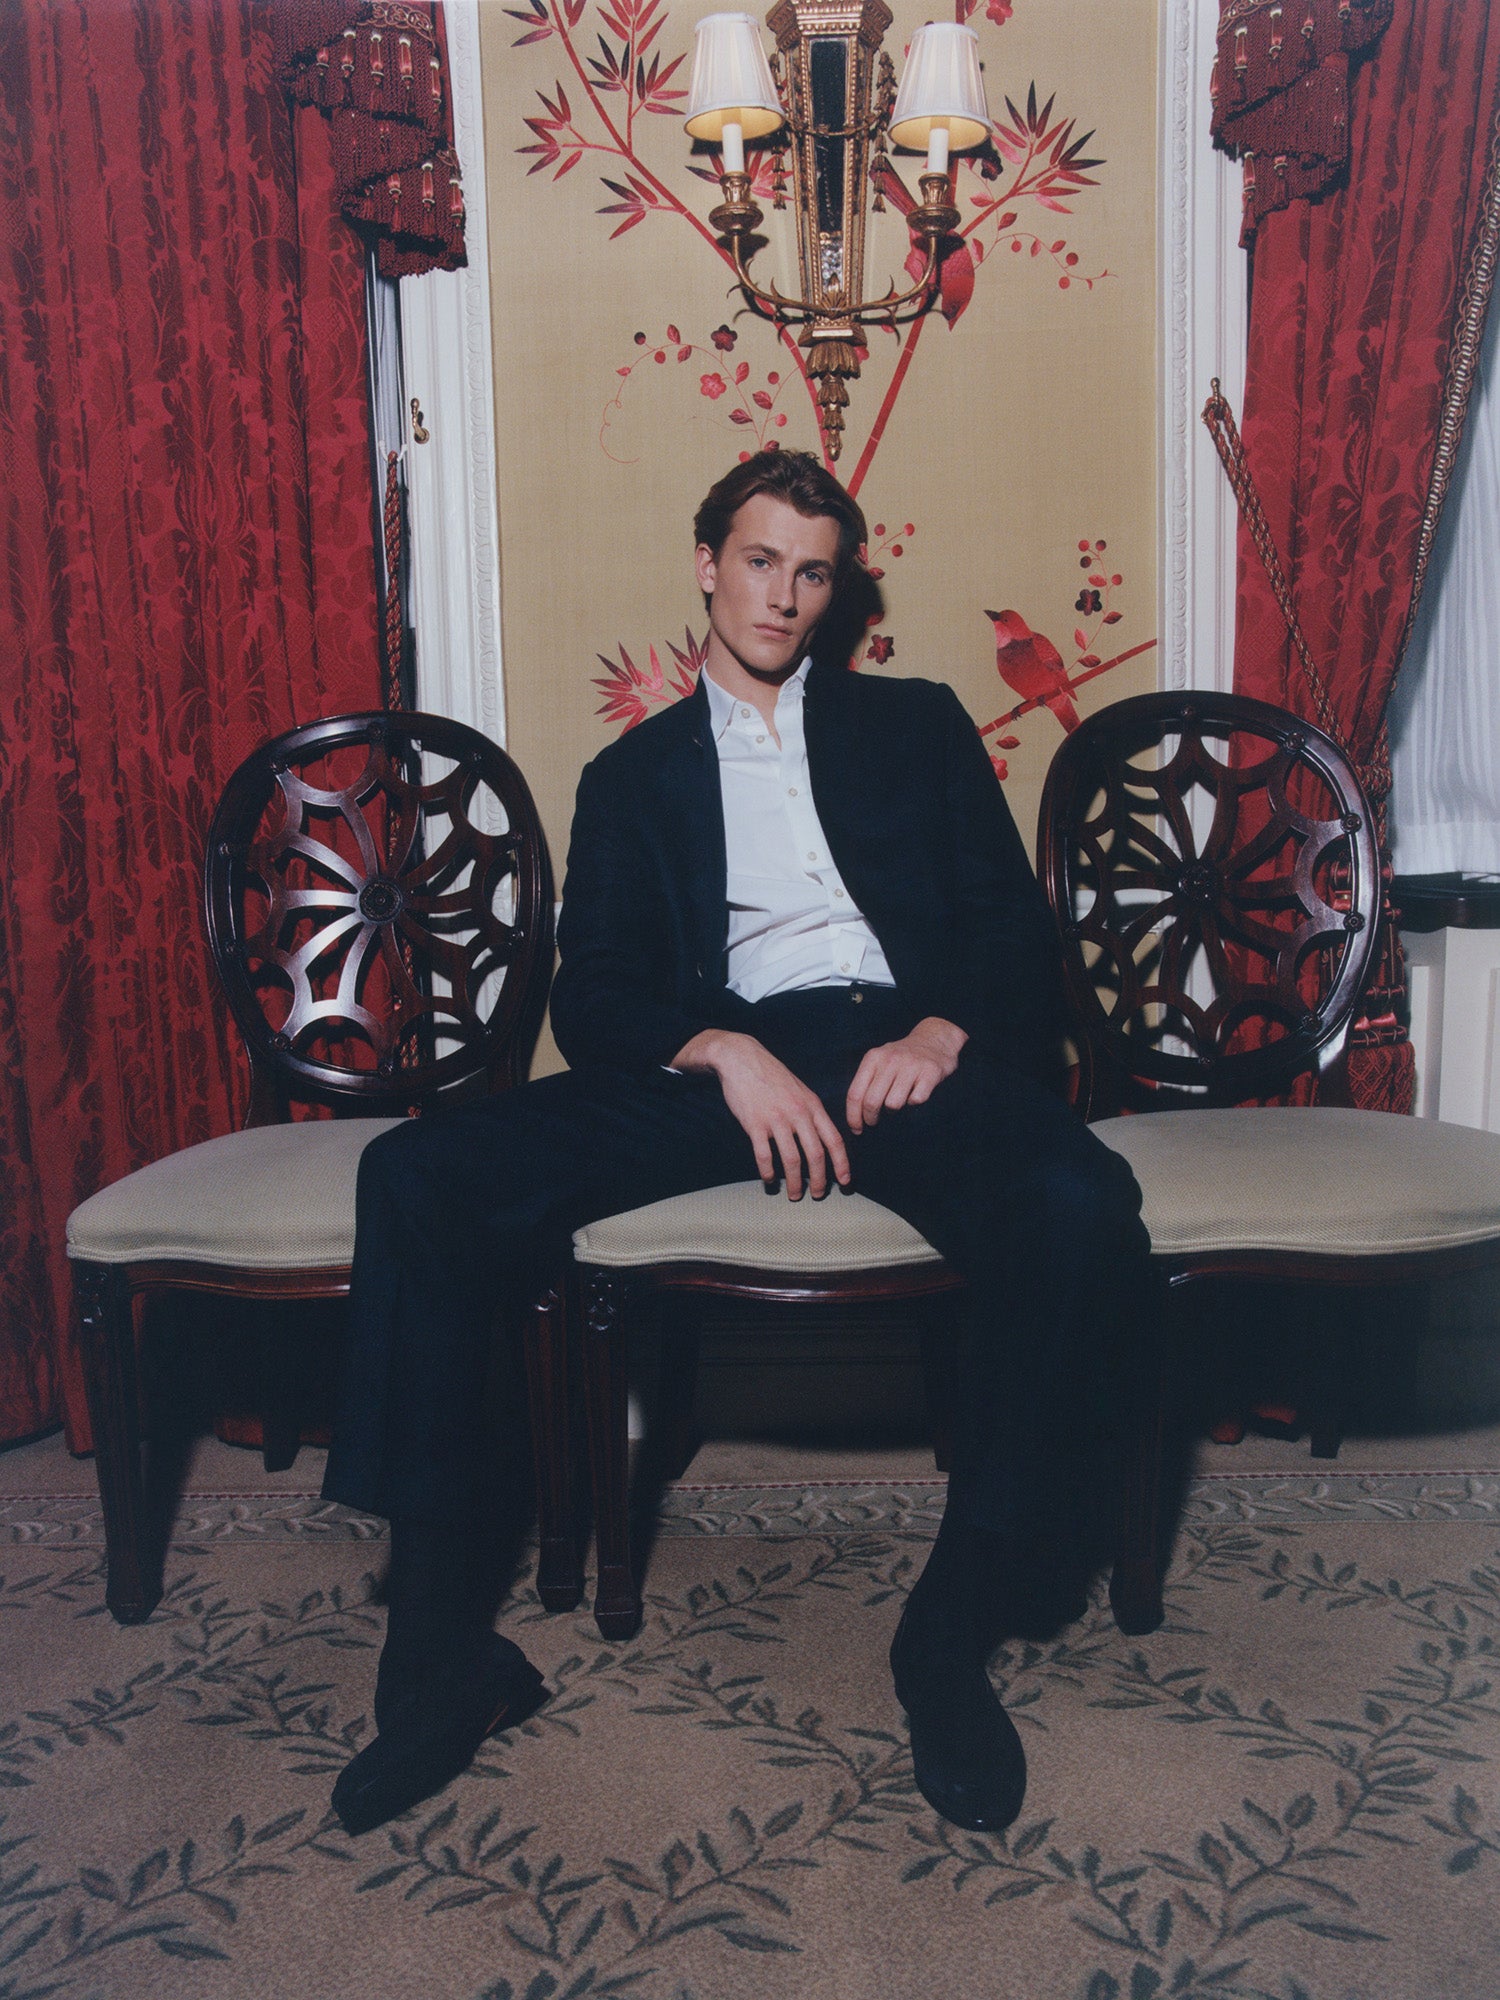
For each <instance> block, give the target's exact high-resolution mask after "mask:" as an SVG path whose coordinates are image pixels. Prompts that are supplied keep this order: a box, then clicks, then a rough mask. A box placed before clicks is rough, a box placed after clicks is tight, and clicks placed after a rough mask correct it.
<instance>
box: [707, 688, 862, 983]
mask: <svg viewBox="0 0 1500 2000" xmlns="http://www.w3.org/2000/svg"><path fill="white" fill-rule="evenodd" d="M810 664H811V662H810V661H809V660H804V661H803V662H802V665H801V666H800V667H799V668H798V669H797V671H796V673H794V674H793V675H792V676H791V677H790V679H788V680H786V681H784V682H783V683H782V686H781V689H780V691H779V693H778V695H777V698H776V728H775V731H774V732H773V731H772V730H770V729H769V728H768V727H767V726H766V721H765V718H764V716H762V714H761V713H760V710H759V709H757V708H753V707H751V706H749V705H748V704H747V703H745V702H739V701H736V700H735V699H734V697H733V695H731V694H727V693H726V692H725V690H724V689H723V688H721V687H720V686H719V684H718V682H717V681H716V680H714V679H713V678H712V677H711V676H710V675H709V674H707V673H705V674H704V676H703V680H704V685H705V686H706V688H707V690H708V707H709V714H710V716H711V718H712V726H713V733H714V744H715V747H716V748H717V750H718V753H719V786H720V790H721V792H722V794H723V800H724V845H725V852H726V859H727V862H728V890H729V989H730V991H731V992H732V993H738V994H739V995H740V997H741V998H742V999H744V1000H751V1001H755V1000H764V999H766V998H767V997H768V996H769V995H770V994H773V993H791V992H795V991H798V990H799V989H801V988H803V987H808V986H852V985H854V984H855V983H856V982H859V983H861V984H864V985H869V986H894V985H895V983H896V982H895V980H894V979H893V978H892V977H891V968H890V966H889V964H888V963H887V962H886V956H885V953H884V952H883V951H882V950H881V948H880V944H879V941H878V940H877V938H876V936H875V933H874V932H873V931H872V930H871V929H870V926H869V925H868V924H867V923H866V922H865V920H864V918H863V916H861V914H860V912H859V911H858V910H857V909H856V908H855V905H854V902H853V900H852V898H851V897H850V895H849V892H848V890H847V889H846V888H845V887H844V884H843V881H842V879H841V878H840V875H839V871H838V869H837V868H835V866H834V865H833V858H832V856H831V855H830V854H829V852H828V842H827V841H826V840H825V839H824V837H823V827H822V823H821V822H820V821H819V819H818V813H817V808H816V806H814V804H813V795H812V784H811V781H810V779H809V777H808V770H807V742H806V738H805V737H804V735H803V732H802V702H803V696H804V693H805V690H806V682H807V670H808V667H809V665H810ZM777 736H780V738H781V741H780V743H779V744H778V743H777V741H776V738H777Z"/></svg>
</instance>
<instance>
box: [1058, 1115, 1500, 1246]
mask: <svg viewBox="0 0 1500 2000" xmlns="http://www.w3.org/2000/svg"><path fill="white" fill-rule="evenodd" d="M1092 1130H1093V1131H1094V1132H1095V1133H1096V1134H1097V1136H1098V1137H1099V1138H1101V1139H1102V1140H1103V1141H1104V1143H1105V1144H1106V1145H1107V1146H1110V1147H1112V1148H1113V1149H1114V1151H1115V1152H1117V1153H1120V1154H1122V1155H1123V1156H1124V1158H1125V1159H1127V1160H1128V1161H1129V1162H1130V1164H1131V1167H1132V1168H1133V1169H1134V1171H1135V1176H1136V1179H1137V1180H1138V1181H1139V1182H1140V1184H1141V1191H1142V1194H1143V1195H1144V1197H1145V1201H1144V1211H1143V1212H1144V1216H1145V1221H1146V1226H1147V1228H1148V1229H1149V1230H1150V1231H1151V1246H1152V1249H1153V1250H1154V1251H1155V1253H1156V1255H1157V1256H1159V1257H1191V1256H1202V1255H1204V1254H1206V1253H1207V1254H1211V1253H1213V1252H1216V1251H1231V1250H1267V1251H1276V1252H1284V1251H1290V1252H1294V1253H1301V1254H1302V1255H1304V1256H1318V1255H1320V1254H1321V1255H1328V1256H1345V1257H1347V1256H1356V1257H1362V1256H1376V1257H1378V1256H1380V1255H1382V1254H1384V1255H1389V1256H1397V1255H1402V1254H1405V1255H1410V1254H1412V1253H1417V1252H1424V1251H1433V1250H1437V1251H1441V1250H1456V1249H1460V1248H1462V1247H1464V1246H1465V1245H1468V1244H1474V1243H1484V1242H1487V1241H1489V1240H1490V1239H1491V1238H1500V1135H1497V1134H1495V1133H1493V1132H1476V1131H1472V1130H1470V1128H1469V1127H1468V1126H1465V1125H1440V1124H1438V1123H1437V1122H1436V1120H1433V1119H1427V1118H1398V1117H1393V1116H1391V1115H1390V1114H1388V1113H1385V1112H1377V1111H1351V1110H1343V1109H1340V1108H1338V1107H1336V1106H1331V1105H1328V1106H1320V1107H1319V1108H1318V1109H1316V1110H1288V1109H1260V1110H1256V1109H1236V1110H1223V1111H1165V1112H1161V1113H1159V1114H1157V1115H1156V1116H1154V1117H1150V1118H1144V1117H1134V1118H1105V1119H1101V1120H1099V1121H1098V1122H1097V1123H1096V1124H1095V1125H1094V1126H1093V1127H1092Z"/></svg>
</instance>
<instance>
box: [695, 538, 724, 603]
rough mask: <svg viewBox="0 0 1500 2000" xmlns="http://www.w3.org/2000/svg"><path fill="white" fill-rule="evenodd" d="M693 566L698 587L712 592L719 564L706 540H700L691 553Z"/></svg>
mask: <svg viewBox="0 0 1500 2000" xmlns="http://www.w3.org/2000/svg"><path fill="white" fill-rule="evenodd" d="M693 568H694V571H695V573H696V575H697V578H698V588H699V589H700V590H702V591H705V592H708V593H710V594H711V593H712V591H713V587H714V584H715V582H716V581H717V579H718V573H719V565H718V562H717V561H716V559H715V557H714V552H713V550H712V549H711V548H709V546H708V544H707V543H706V542H700V543H699V544H698V547H697V549H696V551H695V552H694V555H693Z"/></svg>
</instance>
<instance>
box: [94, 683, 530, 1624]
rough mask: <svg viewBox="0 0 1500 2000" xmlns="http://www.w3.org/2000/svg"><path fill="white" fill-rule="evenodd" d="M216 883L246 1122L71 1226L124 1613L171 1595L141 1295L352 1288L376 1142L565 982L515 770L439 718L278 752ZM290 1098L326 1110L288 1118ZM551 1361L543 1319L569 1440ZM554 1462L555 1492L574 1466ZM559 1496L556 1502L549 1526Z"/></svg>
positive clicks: (511, 1053)
mask: <svg viewBox="0 0 1500 2000" xmlns="http://www.w3.org/2000/svg"><path fill="white" fill-rule="evenodd" d="M204 893H205V906H206V914H207V923H208V936H209V942H210V945H211V947H212V950H213V955H214V961H215V964H216V965H217V967H218V970H219V973H220V976H221V978H222V979H223V982H224V988H225V992H226V994H227V996H228V999H229V1004H230V1008H231V1010H232V1012H233V1014H234V1018H235V1021H236V1023H237V1024H238V1027H239V1029H240V1032H241V1034H242V1035H243V1037H244V1041H245V1046H246V1049H247V1051H248V1054H249V1060H250V1074H251V1092H250V1109H249V1116H248V1119H247V1122H246V1125H245V1127H244V1129H243V1130H241V1131H238V1132H233V1133H229V1134H227V1135H226V1136H224V1137H222V1138H217V1139H210V1140H207V1141H205V1142H204V1143H203V1144H201V1145H196V1146H190V1147H188V1148H186V1149H185V1150H184V1151H182V1152H180V1153H175V1154H173V1155H171V1156H170V1157H169V1158H167V1159H164V1160H158V1161H156V1162H155V1163H154V1164H152V1165H150V1166H146V1167H142V1168H141V1169H139V1171H137V1172H135V1173H133V1174H128V1175H127V1176H126V1177H125V1178H124V1179H123V1180H120V1181H116V1182H115V1183H114V1184H113V1186H111V1187H107V1188H104V1189H102V1190H101V1191H100V1192H99V1193H98V1194H96V1195H93V1196H92V1197H91V1198H90V1199H89V1200H87V1201H85V1202H84V1203H83V1204H82V1205H81V1206H80V1207H79V1208H77V1209H75V1210H74V1212H73V1214H72V1216H71V1217H70V1218H69V1221H68V1255H69V1257H70V1258H71V1259H72V1260H73V1277H74V1288H75V1294H76V1298H77V1303H78V1314H79V1321H80V1325H81V1329H82V1342H83V1352H84V1360H85V1366H86V1370H87V1380H88V1391H89V1405H90V1413H91V1415H92V1418H93V1425H94V1445H95V1451H96V1455H97V1468H98V1475H99V1491H100V1496H101V1499H102V1501H103V1505H104V1522H105V1539H106V1544H107V1549H108V1563H109V1581H108V1588H107V1602H108V1604H109V1608H110V1610H111V1611H112V1612H113V1614H114V1616H115V1617H116V1618H117V1619H118V1620H120V1622H121V1623H122V1624H134V1623H137V1622H138V1621H140V1620H141V1619H144V1618H147V1617H149V1616H150V1613H151V1610H152V1608H153V1606H154V1605H155V1604H156V1602H157V1600H158V1599H159V1597H160V1594H161V1556H162V1551H161V1548H160V1547H159V1546H158V1545H157V1544H158V1541H159V1538H158V1537H157V1536H156V1534H155V1533H154V1532H153V1530H152V1528H151V1525H150V1523H149V1522H148V1518H147V1506H146V1490H145V1482H144V1479H143V1467H142V1452H141V1440H142V1429H143V1426H142V1421H141V1419H142V1411H141V1407H140V1403H141V1395H140V1388H139V1376H138V1367H137V1337H138V1323H139V1315H140V1309H141V1307H142V1305H143V1303H144V1302H145V1301H146V1300H148V1299H149V1298H151V1297H152V1296H153V1295H156V1294H160V1293H163V1292H168V1291H181V1292H189V1293H196V1294H199V1295H210V1296H218V1297H220V1298H222V1297H225V1296H231V1297H235V1298H248V1299H256V1300H261V1301H278V1300H281V1301H285V1300H294V1299H297V1300H305V1299H328V1298H337V1297H341V1296H343V1295H344V1294H345V1293H347V1291H348V1289H349V1265H350V1259H351V1257H352V1255H353V1242H354V1188H355V1178H356V1174H357V1171H358V1167H359V1159H360V1155H361V1153H362V1152H363V1151H364V1148H365V1146H366V1145H367V1144H368V1143H369V1141H370V1140H371V1139H372V1138H373V1137H374V1136H375V1135H376V1134H377V1133H379V1132H382V1131H385V1130H386V1129H387V1128H388V1127H389V1126H390V1125H392V1124H393V1123H395V1122H397V1121H398V1120H399V1119H401V1118H403V1117H406V1116H408V1115H410V1114H411V1113H412V1112H413V1111H416V1110H419V1109H421V1108H423V1107H426V1106H431V1105H433V1104H435V1103H438V1102H444V1103H451V1102H456V1101H458V1100H459V1099H461V1098H462V1097H464V1096H466V1095H471V1094H477V1093H481V1092H488V1091H493V1090H500V1089H505V1088H507V1087H508V1086H510V1085H511V1084H514V1083H516V1082H518V1081H519V1080H520V1079H521V1077H523V1076H524V1074H525V1065H526V1060H527V1057H528V1054H529V1049H530V1043H531V1041H532V1039H533V1038H534V1036H535V1032H536V1028H537V1025H538V1022H539V1020H540V1014H541V1008H542V1005H543V1002H544V1000H545V989H546V983H547V980H548V978H549V976H550V973H551V961H552V890H551V881H550V874H549V870H548V865H547V854H546V847H545V844H544V842H543V838H542V831H541V825H540V822H539V820H538V818H537V814H536V809H535V807H534V805H533V804H532V800H531V795H530V793H529V791H528V790H527V788H526V784H525V781H524V780H523V778H522V777H521V774H520V772H519V771H518V770H517V769H516V767H515V765H514V764H513V763H512V762H511V760H510V759H509V758H508V757H507V756H506V755H505V753H504V751H502V750H500V749H498V748H497V747H496V746H495V745H494V744H493V743H491V742H489V741H488V740H487V739H486V738H485V737H483V736H481V735H479V734H478V733H477V731H475V730H472V729H469V728H467V727H465V726H464V725H463V724H461V723H457V722H452V721H448V720H445V719H444V718H442V717H438V716H430V715H385V714H370V715H347V716H340V717H337V718H335V719H333V720H330V721H323V722H314V723H309V724H307V725H306V726H305V727H303V728H300V729H294V730H291V731H289V732H288V733H287V734H285V735H283V736H278V737H276V738H275V739H274V740H273V741H271V742H269V743H266V744H264V745H262V747H261V748H260V749H258V750H257V751H255V752H254V753H253V754H252V755H251V756H250V757H248V758H246V760H245V762H244V763H243V764H241V766H240V767H239V769H238V770H237V771H236V772H235V774H234V776H233V777H232V778H231V779H230V781H229V784H228V787H227V788H226V790H225V792H224V796H223V798H222V799H221V800H220V803H219V806H218V810H217V811H216V812H215V814H214V818H213V822H212V825H211V826H210V828H209V835H208V848H207V854H206V858H205V865H204ZM294 1104H298V1105H302V1106H306V1107H309V1108H310V1109H312V1110H313V1111H314V1113H315V1114H316V1113H317V1112H321V1113H323V1114H325V1115H312V1116H308V1117H305V1118H303V1119H301V1120H299V1121H297V1122H289V1120H290V1115H291V1108H292V1106H293V1105H294ZM554 1307H555V1301H551V1300H548V1301H543V1303H542V1305H541V1306H540V1307H539V1308H538V1312H539V1314H545V1312H546V1311H548V1310H551V1309H553V1308H554ZM549 1359H551V1360H553V1361H554V1362H556V1364H557V1365H559V1366H561V1365H563V1363H564V1362H565V1355H564V1353H563V1351H562V1348H561V1345H560V1343H557V1342H548V1341H545V1340H540V1339H539V1338H538V1337H537V1329H536V1327H535V1326H533V1327H532V1328H531V1329H530V1337H529V1341H528V1362H529V1364H531V1366H530V1379H531V1387H532V1394H533V1400H534V1402H535V1404H536V1412H535V1414H536V1419H537V1422H536V1434H537V1435H538V1436H539V1437H543V1438H547V1437H554V1436H558V1435H563V1429H562V1424H561V1421H560V1419H559V1418H558V1416H557V1414H556V1411H557V1408H558V1407H560V1405H561V1399H563V1398H564V1395H565V1391H564V1385H563V1384H562V1383H561V1382H560V1381H555V1380H549V1379H548V1378H547V1376H546V1374H545V1366H546V1363H547V1361H548V1360H549ZM266 1373H267V1374H268V1377H269V1379H268V1381H267V1385H266V1386H267V1392H268V1393H267V1397H266V1407H265V1410H264V1413H263V1422H264V1426H265V1430H264V1435H265V1452H266V1463H267V1466H268V1468H269V1469H276V1468H277V1467H279V1466H282V1465H288V1464H290V1463H291V1461H292V1458H293V1457H294V1456H295V1453H296V1449H297V1430H296V1418H295V1414H294V1412H293V1411H292V1410H290V1409H288V1408H285V1407H278V1392H277V1384H276V1380H275V1375H276V1371H275V1370H274V1368H273V1369H271V1370H269V1371H266ZM148 1415H149V1413H148ZM147 1428H149V1424H148V1426H147ZM546 1458H547V1475H548V1476H550V1477H553V1478H555V1479H557V1480H559V1481H563V1480H565V1479H566V1476H567V1474H566V1464H565V1462H564V1461H562V1460H560V1459H559V1456H558V1453H557V1452H556V1451H553V1452H551V1453H549V1454H547V1455H546ZM562 1506H563V1500H562V1495H561V1492H560V1491H559V1492H558V1493H557V1494H554V1495H553V1496H552V1497H551V1508H550V1511H551V1514H552V1515H553V1516H554V1517H556V1516H558V1515H559V1514H560V1511H561V1509H562Z"/></svg>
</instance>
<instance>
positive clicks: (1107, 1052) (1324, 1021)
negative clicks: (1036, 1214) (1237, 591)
mask: <svg viewBox="0 0 1500 2000" xmlns="http://www.w3.org/2000/svg"><path fill="white" fill-rule="evenodd" d="M1037 838H1038V873H1039V874H1040V876H1041V879H1042V883H1043V886H1044V888H1045V889H1046V892H1047V896H1048V899H1049V901H1050V902H1051V904H1052V910H1053V914H1054V916H1055V917H1056V919H1057V922H1058V926H1059V929H1060V931H1061V933H1062V938H1063V954H1064V968H1065V973H1066V978H1067V985H1068V996H1069V1000H1070V1002H1071V1006H1072V1012H1073V1016H1074V1023H1075V1027H1076V1030H1077V1034H1078V1038H1079V1059H1080V1104H1081V1108H1082V1109H1083V1112H1084V1116H1085V1117H1100V1116H1107V1115H1111V1114H1114V1113H1117V1112H1121V1111H1131V1110H1163V1109H1167V1108H1170V1107H1171V1106H1174V1105H1204V1104H1242V1103H1246V1102H1249V1101H1251V1100H1253V1099H1256V1098H1263V1097H1270V1096H1274V1095H1277V1094H1279V1093H1280V1092H1281V1091H1283V1090H1284V1089H1285V1088H1286V1086H1287V1085H1288V1083H1289V1082H1290V1081H1291V1080H1292V1079H1293V1078H1294V1077H1295V1076H1297V1075H1298V1074H1300V1073H1301V1072H1303V1071H1305V1070H1308V1069H1311V1068H1313V1067H1315V1066H1316V1067H1319V1068H1324V1067H1327V1066H1328V1064H1329V1063H1330V1062H1332V1061H1333V1060H1334V1059H1336V1057H1337V1056H1338V1055H1339V1054H1340V1053H1341V1052H1342V1049H1343V1045H1344V1039H1345V1036H1346V1035H1347V1032H1348V1027H1349V1023H1350V1021H1351V1019H1352V1018H1353V1015H1354V1010H1355V1008H1356V1006H1357V1005H1358V1002H1359V999H1360V995H1361V994H1362V992H1363V991H1364V987H1365V984H1366V981H1367V980H1368V977H1369V973H1370V966H1371V961H1372V959H1373V957H1374V953H1375V949H1376V946H1377V943H1378V930H1379V925H1378V921H1377V920H1378V917H1379V911H1380V893H1381V891H1380V862H1379V852H1378V848H1377V844H1376V838H1375V830H1374V826H1373V824H1372V819H1371V813H1370V807H1369V803H1368V801H1367V800H1366V798H1365V796H1364V793H1363V791H1362V790H1361V788H1360V784H1359V780H1358V778H1357V777H1356V775H1355V772H1354V770H1353V768H1352V766H1351V765H1350V763H1349V760H1348V758H1347V757H1346V756H1345V755H1344V753H1343V752H1342V751H1341V750H1340V749H1339V747H1338V745H1337V744H1336V743H1334V742H1333V741H1332V739H1331V738H1330V737H1328V736H1326V735H1324V734H1323V732H1322V731H1321V730H1319V729H1316V728H1314V727H1313V726H1312V724H1310V723H1307V722H1303V721H1301V720H1299V719H1298V718H1297V717H1296V716H1293V715H1290V714H1288V713H1287V712H1286V711H1285V710H1282V709H1279V708H1272V707H1270V706H1268V705H1267V704H1266V703H1264V702H1258V701H1250V700H1248V699H1246V698H1245V697H1243V696H1238V695H1226V694H1215V693H1212V692H1208V691H1204V690H1193V691H1184V692H1182V693H1168V694H1148V695H1139V696H1137V697H1135V698H1134V699H1132V700H1129V701H1122V702H1116V703H1115V704H1114V705H1113V706H1111V707H1109V708H1105V709H1102V710H1100V711H1099V712H1098V713H1097V714H1095V715H1092V716H1090V717H1088V718H1087V719H1086V720H1085V721H1084V722H1083V723H1082V724H1081V725H1080V726H1079V728H1078V729H1076V730H1075V731H1074V732H1073V733H1072V734H1071V735H1070V736H1069V737H1068V738H1067V739H1066V741H1065V742H1064V743H1063V745H1062V747H1061V748H1060V749H1059V751H1058V752H1057V755H1056V757H1055V758H1054V760H1053V764H1052V769H1051V771H1050V773H1049V774H1048V778H1047V783H1046V788H1045V790H1044V792H1043V795H1042V808H1041V819H1040V824H1039V829H1038V836H1037Z"/></svg>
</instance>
